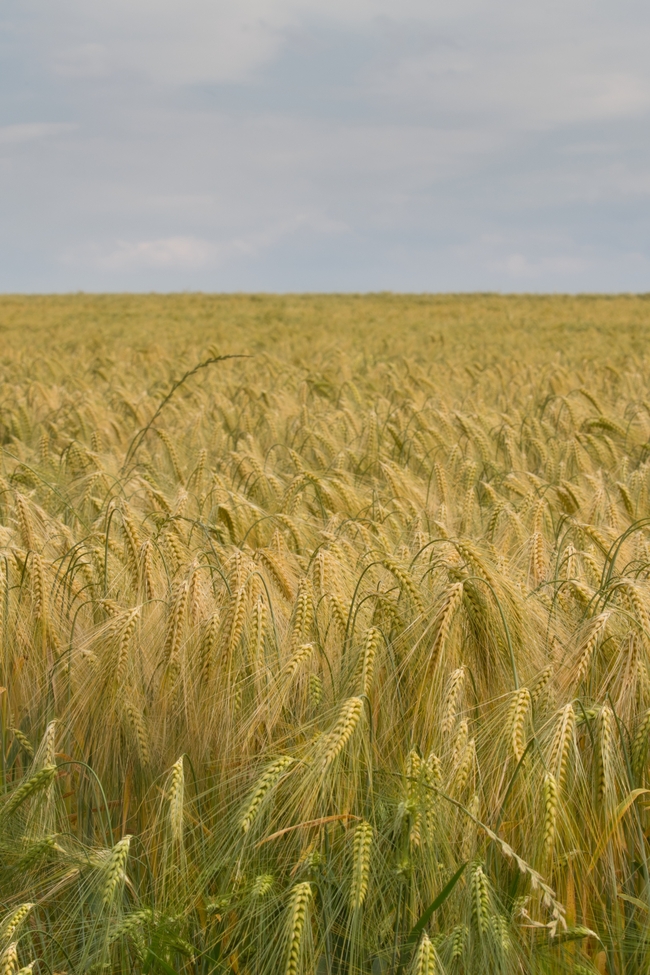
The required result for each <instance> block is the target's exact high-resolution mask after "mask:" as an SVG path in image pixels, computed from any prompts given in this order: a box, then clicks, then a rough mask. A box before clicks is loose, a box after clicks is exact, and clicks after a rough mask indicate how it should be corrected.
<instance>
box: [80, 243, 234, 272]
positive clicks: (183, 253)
mask: <svg viewBox="0 0 650 975" xmlns="http://www.w3.org/2000/svg"><path fill="white" fill-rule="evenodd" d="M216 253H217V251H216V248H215V247H214V244H212V243H211V242H210V241H209V240H201V239H200V238H198V237H161V238H159V239H158V240H141V241H137V242H129V241H124V240H120V241H118V242H117V246H116V247H115V249H114V250H113V251H111V252H110V253H108V254H106V255H104V256H103V257H100V258H99V259H98V260H97V261H96V264H97V266H98V267H100V268H102V269H103V270H107V271H122V270H126V271H133V270H139V269H141V268H153V269H159V270H160V269H165V268H178V269H185V268H190V269H195V268H202V267H205V266H206V265H209V264H211V263H213V262H214V259H215V256H216Z"/></svg>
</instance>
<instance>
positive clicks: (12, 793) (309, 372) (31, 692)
mask: <svg viewBox="0 0 650 975" xmlns="http://www.w3.org/2000/svg"><path fill="white" fill-rule="evenodd" d="M649 337H650V296H638V297H636V296H612V297H608V296H600V297H590V296H581V297H561V296H549V297H535V296H505V297H504V296H497V295H471V296H453V295H448V296H444V295H443V296H426V295H422V296H397V295H391V294H385V295H367V296H361V295H358V296H357V295H345V296H343V295H341V296H317V295H314V296H281V297H278V296H264V295H232V296H226V295H223V296H211V295H189V294H188V295H166V296H165V295H140V296H134V295H114V296H89V295H83V294H80V295H70V296H49V297H43V296H29V297H23V296H4V297H0V338H1V340H2V341H1V345H0V718H1V728H0V733H1V734H0V752H1V768H0V774H1V780H0V972H1V973H2V975H18V973H21V975H27V973H28V972H33V973H34V975H36V973H38V975H40V973H41V972H44V973H45V972H57V973H60V975H62V973H64V972H65V973H68V975H85V973H88V975H91V973H93V975H100V973H112V972H114V973H116V975H117V973H126V972H136V973H142V975H150V973H151V975H172V973H183V975H185V973H187V975H190V973H192V975H217V973H219V975H228V973H234V975H278V973H279V975H312V973H317V975H343V973H345V975H356V973H359V975H361V973H367V975H416V973H417V975H433V973H434V972H435V973H445V972H446V973H448V975H479V973H481V975H482V973H494V975H501V973H504V975H509V973H513V975H514V973H522V972H526V973H529V972H530V973H540V975H541V973H548V975H555V973H561V972H567V973H569V972H572V973H576V975H584V973H586V972H607V973H609V975H630V973H639V975H641V973H647V972H648V970H649V969H648V958H649V957H650V867H649V863H648V854H649V852H650V845H649V841H648V834H649V833H650V814H649V812H648V798H649V797H650V791H649V790H650V782H649V780H650V769H649V767H648V762H649V749H648V745H649V741H650V581H649V573H650V372H649V367H650V359H649V358H648V355H647V351H646V350H647V343H648V338H649ZM224 356H225V357H231V356H232V358H221V357H224ZM195 367H198V368H197V369H196V370H195ZM194 370H195V371H194ZM188 374H189V375H188ZM179 380H182V382H179Z"/></svg>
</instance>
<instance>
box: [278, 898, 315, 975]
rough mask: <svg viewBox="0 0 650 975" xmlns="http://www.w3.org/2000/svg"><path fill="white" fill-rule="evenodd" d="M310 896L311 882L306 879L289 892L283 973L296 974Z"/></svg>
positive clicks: (286, 974) (287, 974)
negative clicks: (289, 905)
mask: <svg viewBox="0 0 650 975" xmlns="http://www.w3.org/2000/svg"><path fill="white" fill-rule="evenodd" d="M311 898H312V887H311V884H310V883H309V882H308V881H306V882H304V883H302V884H296V886H295V887H294V888H293V891H292V893H291V907H290V910H291V915H290V921H289V946H288V951H287V964H286V966H285V970H284V971H285V975H298V968H299V965H300V949H301V947H302V935H303V930H304V927H305V920H306V918H307V908H308V906H309V902H310V900H311Z"/></svg>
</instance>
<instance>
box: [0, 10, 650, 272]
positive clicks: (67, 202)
mask: <svg viewBox="0 0 650 975" xmlns="http://www.w3.org/2000/svg"><path fill="white" fill-rule="evenodd" d="M649 50H650V4H649V3H648V0H616V2H615V0H543V2H541V3H540V2H539V0H534V2H533V0H399V2H397V0H227V2H225V0H91V2H88V0H3V2H2V4H1V9H0V194H1V207H0V213H1V217H0V290H2V291H62V290H88V291H96V290H106V291H109V290H183V289H191V290H195V289H200V290H205V291H208V290H209V291H232V290H265V291H288V290H295V291H305V290H319V291H366V290H394V291H441V290H442V291H460V290H462V291H467V290H481V291H483V290H501V291H650V219H649V218H650V151H649V150H650V57H649V56H648V51H649Z"/></svg>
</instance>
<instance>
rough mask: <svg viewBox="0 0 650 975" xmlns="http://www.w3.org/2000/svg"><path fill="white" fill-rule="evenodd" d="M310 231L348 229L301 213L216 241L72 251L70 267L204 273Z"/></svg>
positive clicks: (172, 240)
mask: <svg viewBox="0 0 650 975" xmlns="http://www.w3.org/2000/svg"><path fill="white" fill-rule="evenodd" d="M301 230H307V231H311V232H314V233H316V234H325V235H331V234H342V233H346V232H347V230H348V228H347V226H346V225H345V224H343V223H342V222H341V221H336V220H332V219H330V218H328V217H327V216H325V215H323V214H318V213H299V214H296V215H295V216H293V217H291V218H289V219H286V220H281V221H276V222H275V223H271V224H269V225H268V226H267V227H265V228H261V229H259V230H252V231H250V232H248V233H243V234H238V235H236V236H233V237H231V238H229V239H227V240H221V241H214V240H206V239H204V238H201V237H193V236H180V235H179V236H173V237H160V238H157V239H155V240H140V241H126V240H119V241H117V242H116V244H115V245H114V246H112V247H110V248H105V249H104V250H103V252H102V251H98V249H97V248H95V249H94V251H93V252H91V253H88V252H83V251H68V252H67V253H65V254H64V255H63V261H64V263H66V264H72V265H77V266H80V265H84V264H87V263H88V262H89V260H90V263H91V264H92V265H93V266H95V267H96V268H98V269H99V270H102V271H109V272H113V271H127V272H130V271H138V270H141V269H150V270H166V269H168V270H190V271H193V270H200V269H202V268H210V267H217V266H219V265H220V264H223V263H224V262H225V261H226V260H228V259H229V258H238V257H240V258H241V257H244V258H245V257H253V256H255V255H257V254H259V253H260V252H261V251H264V250H266V249H268V248H271V247H273V246H274V245H275V244H277V243H278V242H279V241H281V240H282V239H283V238H285V237H289V236H291V235H292V234H295V233H298V232H300V231H301Z"/></svg>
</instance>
